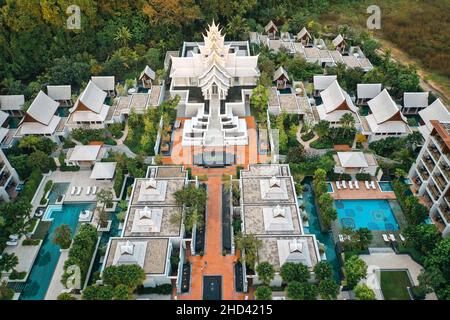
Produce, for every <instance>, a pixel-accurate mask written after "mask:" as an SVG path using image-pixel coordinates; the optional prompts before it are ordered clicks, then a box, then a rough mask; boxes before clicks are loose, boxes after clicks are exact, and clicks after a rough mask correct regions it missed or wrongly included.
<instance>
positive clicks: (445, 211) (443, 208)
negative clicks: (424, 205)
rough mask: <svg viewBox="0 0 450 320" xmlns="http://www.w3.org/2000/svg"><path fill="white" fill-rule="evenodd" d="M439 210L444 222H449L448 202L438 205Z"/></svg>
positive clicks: (449, 210) (449, 209)
mask: <svg viewBox="0 0 450 320" xmlns="http://www.w3.org/2000/svg"><path fill="white" fill-rule="evenodd" d="M439 211H440V212H441V215H442V216H443V217H444V219H445V222H446V224H450V207H449V206H448V204H446V203H443V204H441V205H440V206H439Z"/></svg>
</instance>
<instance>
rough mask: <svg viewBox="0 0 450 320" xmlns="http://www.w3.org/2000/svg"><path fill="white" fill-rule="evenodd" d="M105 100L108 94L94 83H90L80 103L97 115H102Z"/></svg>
mask: <svg viewBox="0 0 450 320" xmlns="http://www.w3.org/2000/svg"><path fill="white" fill-rule="evenodd" d="M105 99H106V92H104V91H103V90H102V89H101V88H99V87H98V86H97V85H96V84H95V83H94V82H93V81H89V83H88V85H87V87H86V89H84V91H83V93H82V94H81V96H80V101H81V102H82V103H83V104H84V105H85V106H86V107H87V108H89V109H91V110H92V111H94V112H95V113H100V111H101V110H102V107H103V102H104V101H105Z"/></svg>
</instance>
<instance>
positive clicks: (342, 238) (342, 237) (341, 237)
mask: <svg viewBox="0 0 450 320" xmlns="http://www.w3.org/2000/svg"><path fill="white" fill-rule="evenodd" d="M339 241H340V242H344V236H343V235H342V234H340V235H339Z"/></svg>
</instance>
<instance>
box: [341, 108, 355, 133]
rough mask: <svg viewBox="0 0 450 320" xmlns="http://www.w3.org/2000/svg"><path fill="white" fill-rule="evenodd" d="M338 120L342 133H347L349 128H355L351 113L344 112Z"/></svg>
mask: <svg viewBox="0 0 450 320" xmlns="http://www.w3.org/2000/svg"><path fill="white" fill-rule="evenodd" d="M339 121H340V122H341V124H342V127H343V128H344V133H347V132H348V131H349V130H351V129H354V128H355V118H354V117H353V115H352V114H351V113H348V112H347V113H344V114H343V115H342V117H341V119H340V120H339Z"/></svg>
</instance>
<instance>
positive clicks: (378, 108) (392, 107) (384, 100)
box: [367, 89, 407, 124]
mask: <svg viewBox="0 0 450 320" xmlns="http://www.w3.org/2000/svg"><path fill="white" fill-rule="evenodd" d="M367 104H368V105H369V108H370V110H371V111H372V115H373V118H374V119H375V121H376V123H377V124H382V123H384V122H386V121H389V120H397V121H403V122H405V123H407V120H406V118H405V117H404V116H403V115H402V114H401V112H400V109H399V108H398V106H397V104H396V103H395V101H394V100H393V99H392V97H391V95H390V94H389V92H388V91H387V90H386V89H384V90H383V91H382V92H381V93H380V94H379V95H377V96H376V97H375V98H373V99H372V100H369V101H368V102H367Z"/></svg>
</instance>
